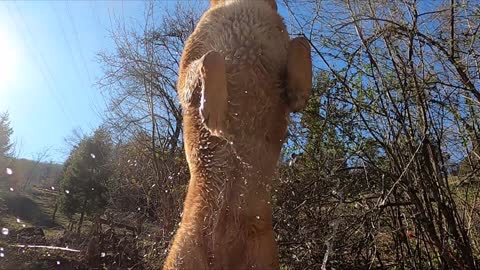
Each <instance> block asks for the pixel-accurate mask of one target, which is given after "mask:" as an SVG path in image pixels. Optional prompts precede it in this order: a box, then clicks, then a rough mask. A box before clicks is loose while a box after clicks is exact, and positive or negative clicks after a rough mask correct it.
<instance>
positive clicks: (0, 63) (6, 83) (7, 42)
mask: <svg viewBox="0 0 480 270" xmlns="http://www.w3.org/2000/svg"><path fill="white" fill-rule="evenodd" d="M18 57H19V55H18V49H17V46H15V43H14V40H13V35H11V34H10V33H9V32H8V31H6V30H5V29H2V28H0V94H1V93H5V92H6V91H8V88H9V87H11V85H12V83H13V82H14V80H15V75H16V70H17V65H18Z"/></svg>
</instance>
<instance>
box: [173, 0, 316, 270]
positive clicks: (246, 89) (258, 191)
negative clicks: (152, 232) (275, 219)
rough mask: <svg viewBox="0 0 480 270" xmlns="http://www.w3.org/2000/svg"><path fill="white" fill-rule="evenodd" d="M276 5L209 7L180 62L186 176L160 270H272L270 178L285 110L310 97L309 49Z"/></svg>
mask: <svg viewBox="0 0 480 270" xmlns="http://www.w3.org/2000/svg"><path fill="white" fill-rule="evenodd" d="M276 9H277V6H276V3H275V1H274V0H223V1H222V0H211V6H210V9H209V10H208V11H206V13H205V14H204V15H203V17H202V18H201V20H200V22H199V23H198V25H197V27H196V29H195V31H194V32H193V34H192V35H191V36H190V38H189V40H188V42H187V44H186V45H185V49H184V52H183V55H182V61H181V64H180V75H179V81H178V85H177V88H178V94H179V98H180V102H181V104H182V107H183V113H184V141H185V151H186V156H187V161H188V165H189V169H190V174H191V179H190V183H189V186H188V192H187V196H186V200H185V206H184V210H183V216H182V222H181V225H180V227H179V229H178V231H177V233H176V235H175V237H174V240H173V243H172V245H171V247H170V252H169V255H168V257H167V259H166V262H165V264H164V269H165V270H167V269H200V270H201V269H222V270H232V269H279V264H278V252H277V247H276V243H275V239H274V233H273V228H272V207H271V204H270V197H271V194H270V189H271V181H272V177H273V173H274V169H275V166H276V163H277V161H278V158H279V155H280V149H281V146H282V144H283V142H284V139H285V136H286V131H287V125H288V119H289V113H290V112H292V111H298V110H300V109H302V108H303V106H304V105H305V103H306V100H307V98H308V96H309V94H310V91H311V80H312V67H311V59H310V47H309V44H308V41H307V40H306V39H303V38H297V39H293V40H290V38H289V36H288V33H287V31H286V27H285V24H284V22H283V20H282V18H281V17H280V16H279V14H278V13H277V10H276Z"/></svg>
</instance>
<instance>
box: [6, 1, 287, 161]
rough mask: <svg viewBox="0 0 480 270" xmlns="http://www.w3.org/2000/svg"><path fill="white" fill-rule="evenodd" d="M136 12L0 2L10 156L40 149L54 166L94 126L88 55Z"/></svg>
mask: <svg viewBox="0 0 480 270" xmlns="http://www.w3.org/2000/svg"><path fill="white" fill-rule="evenodd" d="M175 2H176V1H175V0H163V1H159V2H157V8H158V7H160V12H161V10H165V9H163V8H162V7H163V5H164V6H165V8H169V7H173V6H174V4H175ZM279 2H280V1H279ZM144 10H145V2H143V1H120V0H118V1H69V2H67V1H48V2H47V1H22V2H20V1H0V112H4V111H8V112H9V114H10V119H11V124H12V127H13V129H14V135H13V138H14V140H15V142H16V155H17V156H18V157H21V158H35V157H36V156H37V155H38V154H39V153H44V152H45V151H47V153H48V158H47V159H46V161H54V162H58V163H61V162H63V161H64V160H65V158H66V157H67V155H68V151H69V146H68V144H67V143H65V138H66V137H68V136H69V135H71V134H72V131H73V130H74V129H80V130H82V131H83V132H86V133H90V132H91V131H92V130H94V129H95V128H97V127H98V126H99V125H100V124H101V122H102V115H103V112H104V111H105V108H106V106H105V100H104V98H103V97H102V94H101V93H100V91H99V90H98V89H97V87H96V86H95V82H96V81H97V79H98V78H99V77H100V76H101V69H100V65H99V64H98V63H97V61H96V54H97V53H98V52H99V51H101V50H104V51H111V50H112V49H113V44H112V41H111V39H110V37H109V29H112V24H114V23H112V21H115V19H120V20H125V21H127V23H128V22H132V20H136V21H137V22H142V21H143V18H144ZM279 11H280V13H283V14H285V13H286V10H285V8H284V7H283V6H281V5H279ZM157 12H158V10H157Z"/></svg>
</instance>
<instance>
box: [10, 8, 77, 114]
mask: <svg viewBox="0 0 480 270" xmlns="http://www.w3.org/2000/svg"><path fill="white" fill-rule="evenodd" d="M14 5H15V2H14ZM5 6H6V7H7V12H8V14H9V16H10V19H11V21H12V22H13V24H14V25H15V28H16V29H17V32H19V33H20V35H21V37H22V39H23V40H24V43H25V45H26V46H27V49H28V51H29V52H30V54H31V55H32V56H33V57H32V58H33V59H35V61H34V62H35V64H36V66H37V68H38V69H39V71H40V74H41V75H42V77H43V80H44V81H45V84H46V86H47V88H48V90H49V91H50V94H51V95H52V98H53V100H54V101H55V103H56V104H57V106H58V107H59V108H60V110H61V111H62V112H63V116H64V117H65V119H66V120H67V121H69V122H73V121H72V118H71V116H70V115H69V114H68V113H67V111H66V110H65V107H64V106H63V104H62V99H61V98H59V97H58V96H57V95H56V94H55V90H54V87H52V83H51V82H50V80H49V79H48V76H47V72H46V71H45V70H44V67H43V66H42V63H41V61H40V59H39V57H41V52H39V54H38V55H37V54H35V53H34V51H35V50H34V49H33V46H32V44H31V42H30V40H29V39H28V38H27V37H26V35H25V34H24V33H25V31H23V29H22V27H21V26H20V24H19V23H18V21H17V20H16V18H15V16H14V15H13V12H12V10H11V8H10V6H9V5H8V3H5ZM15 7H16V9H17V13H18V14H19V15H20V17H22V20H21V21H23V26H24V27H26V28H27V27H28V25H27V24H26V22H25V19H24V18H23V16H22V13H21V12H20V10H19V9H18V7H17V6H16V5H15ZM27 30H28V31H29V32H30V30H29V29H28V28H27ZM30 33H31V32H30ZM42 58H43V56H42ZM43 62H44V63H45V59H44V58H43Z"/></svg>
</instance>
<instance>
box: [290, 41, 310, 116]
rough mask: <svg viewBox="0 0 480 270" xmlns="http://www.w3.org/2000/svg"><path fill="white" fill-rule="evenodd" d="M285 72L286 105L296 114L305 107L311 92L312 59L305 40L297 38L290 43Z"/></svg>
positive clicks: (308, 44) (308, 45)
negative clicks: (286, 72)
mask: <svg viewBox="0 0 480 270" xmlns="http://www.w3.org/2000/svg"><path fill="white" fill-rule="evenodd" d="M287 71H288V74H287V76H288V78H287V97H288V105H289V107H290V111H292V112H298V111H300V110H301V109H303V108H304V107H305V105H306V104H307V99H308V97H309V96H310V93H311V91H312V58H311V55H310V43H309V42H308V40H307V39H306V38H304V37H298V38H295V39H293V40H292V41H291V42H290V48H289V50H288V64H287Z"/></svg>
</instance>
